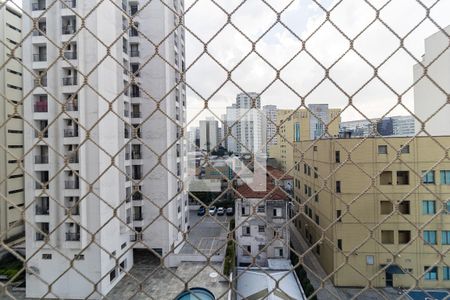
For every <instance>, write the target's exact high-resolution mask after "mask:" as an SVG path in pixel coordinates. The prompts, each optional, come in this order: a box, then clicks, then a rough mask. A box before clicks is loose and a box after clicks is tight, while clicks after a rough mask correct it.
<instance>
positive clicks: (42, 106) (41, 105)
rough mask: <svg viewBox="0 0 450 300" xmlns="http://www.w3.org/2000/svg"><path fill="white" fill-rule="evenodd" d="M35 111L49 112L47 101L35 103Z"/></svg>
mask: <svg viewBox="0 0 450 300" xmlns="http://www.w3.org/2000/svg"><path fill="white" fill-rule="evenodd" d="M34 112H48V104H47V102H37V103H35V104H34Z"/></svg>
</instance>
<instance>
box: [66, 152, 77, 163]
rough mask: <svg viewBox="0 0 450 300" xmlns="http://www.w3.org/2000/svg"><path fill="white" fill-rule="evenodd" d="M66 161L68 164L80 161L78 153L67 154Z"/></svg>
mask: <svg viewBox="0 0 450 300" xmlns="http://www.w3.org/2000/svg"><path fill="white" fill-rule="evenodd" d="M66 157H67V162H68V163H69V164H78V163H79V162H80V161H79V159H78V154H71V155H67V156H66Z"/></svg>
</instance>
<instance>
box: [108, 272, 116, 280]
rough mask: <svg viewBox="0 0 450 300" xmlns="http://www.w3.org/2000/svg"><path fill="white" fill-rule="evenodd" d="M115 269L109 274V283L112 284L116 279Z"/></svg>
mask: <svg viewBox="0 0 450 300" xmlns="http://www.w3.org/2000/svg"><path fill="white" fill-rule="evenodd" d="M116 275H117V274H116V269H113V270H112V271H111V272H109V282H113V281H114V279H115V278H116Z"/></svg>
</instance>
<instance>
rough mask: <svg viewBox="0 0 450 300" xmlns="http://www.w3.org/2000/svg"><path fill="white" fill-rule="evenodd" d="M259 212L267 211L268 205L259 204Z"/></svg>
mask: <svg viewBox="0 0 450 300" xmlns="http://www.w3.org/2000/svg"><path fill="white" fill-rule="evenodd" d="M257 212H258V213H265V212H266V206H265V205H264V204H260V205H258V208H257Z"/></svg>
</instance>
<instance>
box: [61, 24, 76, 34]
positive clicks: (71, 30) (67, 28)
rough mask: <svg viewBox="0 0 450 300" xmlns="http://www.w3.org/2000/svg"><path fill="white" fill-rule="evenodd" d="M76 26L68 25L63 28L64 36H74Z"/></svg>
mask: <svg viewBox="0 0 450 300" xmlns="http://www.w3.org/2000/svg"><path fill="white" fill-rule="evenodd" d="M75 27H76V26H75V25H67V26H63V28H62V34H74V33H75V31H76V28H75Z"/></svg>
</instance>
